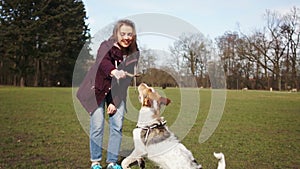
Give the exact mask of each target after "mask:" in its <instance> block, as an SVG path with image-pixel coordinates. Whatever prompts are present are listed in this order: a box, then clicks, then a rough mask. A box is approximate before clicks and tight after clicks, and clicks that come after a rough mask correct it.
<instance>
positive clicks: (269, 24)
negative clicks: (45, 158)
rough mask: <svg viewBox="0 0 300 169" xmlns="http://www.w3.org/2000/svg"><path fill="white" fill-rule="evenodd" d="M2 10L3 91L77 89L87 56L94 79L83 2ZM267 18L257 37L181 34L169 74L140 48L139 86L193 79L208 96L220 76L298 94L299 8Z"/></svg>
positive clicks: (231, 83)
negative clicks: (15, 88)
mask: <svg viewBox="0 0 300 169" xmlns="http://www.w3.org/2000/svg"><path fill="white" fill-rule="evenodd" d="M0 2H1V6H0V28H1V32H0V39H1V41H0V84H2V85H15V86H57V85H61V86H71V85H72V76H74V75H73V70H74V66H75V63H76V59H78V58H77V56H78V55H79V53H80V52H81V53H84V54H81V55H83V56H84V57H80V59H81V60H80V61H79V62H78V60H77V63H80V65H79V67H80V68H81V69H82V71H80V70H79V72H86V71H88V68H89V67H90V65H91V64H92V62H93V60H94V58H93V56H92V55H91V54H90V47H89V43H91V38H92V37H91V36H90V34H89V29H88V25H87V24H86V22H85V20H86V19H87V16H86V12H85V8H84V4H83V3H82V1H80V0H65V1H54V0H28V1H27V2H25V1H19V0H10V1H8V0H0ZM264 16H265V18H264V19H265V23H266V24H265V25H262V27H261V28H257V29H256V30H253V31H252V32H251V33H244V32H242V31H227V32H225V33H224V34H223V35H221V36H218V37H217V38H215V39H213V40H212V39H210V38H209V37H205V36H204V35H203V34H202V33H199V34H189V33H184V34H182V36H180V37H179V39H178V40H176V41H175V42H174V43H173V45H171V46H170V49H169V51H170V53H171V56H172V58H171V60H170V61H169V62H168V63H167V64H165V65H164V66H163V67H162V66H160V67H158V66H156V63H155V61H156V60H157V57H158V56H157V55H156V54H155V52H151V51H150V50H147V49H143V48H141V59H140V64H139V65H140V66H139V72H140V73H142V76H141V77H140V78H138V79H137V81H138V82H142V81H143V82H147V83H149V84H151V85H154V86H187V87H188V86H189V82H188V81H186V80H185V79H186V77H194V78H195V79H196V81H197V83H198V86H199V87H205V88H209V87H212V86H211V85H212V79H211V76H212V74H214V75H217V74H218V76H220V77H219V78H220V79H222V77H221V76H225V77H226V87H227V88H229V89H242V88H248V89H270V88H273V89H274V90H290V89H293V88H296V89H299V87H300V86H299V84H300V56H299V52H300V51H299V50H300V45H299V41H300V16H299V8H296V7H293V8H291V9H290V11H289V12H287V13H284V14H282V13H279V12H276V11H270V10H266V13H265V15H264ZM77 66H78V65H77ZM77 69H78V68H77ZM219 70H221V72H222V73H220V72H218V71H219ZM77 72H78V70H77ZM76 76H77V75H76ZM79 76H80V77H79ZM83 76H84V73H80V75H78V77H76V78H77V80H76V81H78V82H79V81H80V79H82V78H83ZM214 78H218V77H214ZM221 86H222V85H221Z"/></svg>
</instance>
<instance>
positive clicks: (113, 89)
mask: <svg viewBox="0 0 300 169" xmlns="http://www.w3.org/2000/svg"><path fill="white" fill-rule="evenodd" d="M138 51H139V50H138V48H137V44H136V31H135V24H134V23H133V22H132V21H130V20H128V19H122V20H119V21H118V22H117V23H116V24H115V26H114V28H113V34H112V36H111V37H110V38H109V39H108V40H105V41H103V42H102V43H101V45H100V46H99V48H98V53H97V58H96V62H95V64H94V65H93V66H92V68H91V69H90V70H89V72H88V73H87V75H86V76H85V78H84V80H83V82H82V84H81V85H80V87H79V90H78V92H77V97H78V99H79V100H80V102H81V104H82V105H83V107H84V108H85V109H86V110H87V112H89V114H90V153H91V162H92V165H91V166H92V168H93V169H101V168H102V167H101V165H100V161H101V160H102V147H103V140H106V139H104V138H103V135H104V123H105V112H106V114H108V116H109V129H110V132H109V138H108V148H107V159H106V162H107V163H108V166H107V168H108V169H119V168H120V166H119V165H118V164H117V161H118V155H119V151H120V147H121V141H122V128H123V120H124V114H125V111H126V102H125V101H126V97H127V88H128V86H129V85H130V83H131V80H132V78H133V77H131V76H127V75H128V74H134V73H135V72H134V71H135V67H136V64H137V62H138V58H139V52H138Z"/></svg>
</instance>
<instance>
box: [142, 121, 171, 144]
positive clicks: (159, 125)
mask: <svg viewBox="0 0 300 169" xmlns="http://www.w3.org/2000/svg"><path fill="white" fill-rule="evenodd" d="M166 123H167V121H166V120H163V121H160V122H159V123H155V124H153V125H151V126H146V127H140V126H136V127H137V128H140V129H142V130H145V131H146V134H145V135H144V137H145V139H144V143H145V144H146V142H147V140H148V137H149V135H150V133H151V131H152V130H153V129H161V128H163V129H164V130H166V128H165V125H166Z"/></svg>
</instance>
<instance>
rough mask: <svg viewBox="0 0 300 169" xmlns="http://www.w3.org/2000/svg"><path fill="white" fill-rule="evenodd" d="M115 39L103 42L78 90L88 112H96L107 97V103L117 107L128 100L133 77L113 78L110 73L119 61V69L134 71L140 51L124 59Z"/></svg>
mask: <svg viewBox="0 0 300 169" xmlns="http://www.w3.org/2000/svg"><path fill="white" fill-rule="evenodd" d="M113 44H114V41H112V40H108V41H104V42H102V43H101V45H100V47H99V49H98V53H97V58H96V62H95V63H94V65H93V66H92V67H91V68H90V70H89V71H88V73H87V74H86V76H85V78H84V80H83V82H82V83H81V85H80V87H79V89H78V91H77V98H78V100H79V101H80V103H81V104H82V106H83V107H84V108H85V109H86V111H87V112H89V113H92V112H94V111H95V110H96V109H97V108H98V106H99V104H100V103H101V102H102V101H103V99H105V98H106V102H107V104H109V103H112V104H114V105H115V106H116V107H118V106H119V104H120V103H121V101H122V100H123V101H126V97H127V89H128V86H129V85H130V83H131V81H132V78H131V77H126V78H125V79H119V80H118V81H117V80H116V79H115V78H112V77H111V75H110V73H111V71H112V70H113V69H115V68H116V67H115V64H116V63H117V65H118V69H119V70H124V71H127V72H129V73H132V74H133V73H134V67H135V66H136V65H137V62H138V59H139V52H136V53H133V54H131V55H129V56H128V57H127V58H126V60H125V61H123V52H122V51H121V50H120V49H119V48H117V47H115V46H114V45H113Z"/></svg>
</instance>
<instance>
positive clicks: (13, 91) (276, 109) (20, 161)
mask: <svg viewBox="0 0 300 169" xmlns="http://www.w3.org/2000/svg"><path fill="white" fill-rule="evenodd" d="M163 92H164V93H165V94H166V95H167V97H169V98H170V99H171V100H172V103H171V104H170V105H169V106H168V107H166V109H165V112H164V113H163V116H164V117H165V119H166V120H167V121H168V125H172V123H173V122H174V121H175V120H176V118H177V114H176V112H178V108H179V105H180V103H181V99H180V92H179V89H174V88H167V89H165V90H164V91H163ZM193 92H199V93H200V108H199V112H198V116H197V119H196V122H195V124H194V125H193V128H191V130H190V131H189V133H188V134H187V136H186V137H184V139H183V140H182V142H183V143H184V145H185V146H186V147H187V148H188V149H190V150H191V151H192V152H193V154H194V157H195V158H196V159H197V161H198V162H199V163H201V164H202V165H203V167H204V168H207V169H213V168H216V165H217V161H216V159H215V158H214V157H213V154H212V153H213V152H214V151H217V152H218V151H222V152H223V153H224V154H225V156H226V163H227V168H229V169H254V168H257V169H275V168H276V169H290V168H291V169H292V168H293V169H296V168H300V152H299V151H300V93H287V92H266V91H227V99H226V105H225V110H224V114H223V116H222V119H221V121H220V123H219V126H218V128H217V129H216V130H215V132H214V133H213V135H212V136H211V137H210V138H209V139H208V140H207V141H206V142H204V143H202V144H200V143H199V141H198V139H199V135H200V132H201V130H202V127H203V124H204V122H205V119H206V117H207V113H208V110H209V106H210V103H211V92H210V91H209V90H205V89H201V90H196V89H195V90H194V91H193ZM136 96H137V94H136V93H135V92H134V90H133V89H131V90H130V100H131V101H132V103H133V105H135V106H136V107H137V108H138V106H139V103H138V101H137V99H136ZM128 113H130V112H128ZM186 115H187V116H188V115H189V112H186ZM0 123H1V126H0V130H1V134H0V136H1V141H0V149H1V151H0V168H89V167H90V162H89V138H88V135H87V134H86V132H85V131H84V130H83V128H82V127H81V125H80V123H79V120H78V119H77V115H76V113H75V111H74V106H73V100H72V89H71V88H14V87H0ZM182 125H184V124H182ZM134 127H135V123H134V122H132V121H129V120H125V123H124V135H130V134H131V131H132V129H133V128H134ZM173 132H175V133H176V131H173ZM104 154H105V153H104ZM104 158H105V157H104ZM103 161H104V160H103ZM103 164H104V162H103ZM146 167H147V168H149V169H153V168H157V167H155V166H154V165H153V164H152V163H151V162H149V161H147V164H146Z"/></svg>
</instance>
